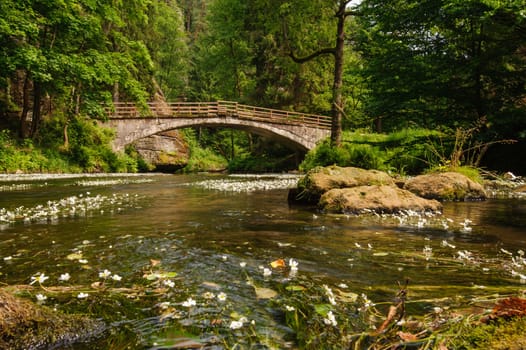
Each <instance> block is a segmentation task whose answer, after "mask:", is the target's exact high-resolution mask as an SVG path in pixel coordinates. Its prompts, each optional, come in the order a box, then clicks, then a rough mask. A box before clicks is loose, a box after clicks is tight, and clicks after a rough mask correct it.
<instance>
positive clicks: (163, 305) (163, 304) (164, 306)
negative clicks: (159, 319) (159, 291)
mask: <svg viewBox="0 0 526 350" xmlns="http://www.w3.org/2000/svg"><path fill="white" fill-rule="evenodd" d="M157 306H158V307H159V308H160V309H162V310H166V309H168V307H169V306H170V302H169V301H163V302H162V303H159V304H157Z"/></svg>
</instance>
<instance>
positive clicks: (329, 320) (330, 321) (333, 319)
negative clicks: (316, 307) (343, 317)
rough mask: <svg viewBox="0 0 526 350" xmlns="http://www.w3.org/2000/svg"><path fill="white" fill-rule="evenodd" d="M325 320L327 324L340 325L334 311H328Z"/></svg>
mask: <svg viewBox="0 0 526 350" xmlns="http://www.w3.org/2000/svg"><path fill="white" fill-rule="evenodd" d="M323 322H325V324H326V325H331V326H337V325H338V322H337V321H336V317H334V314H333V313H332V311H329V312H328V313H327V318H324V319H323Z"/></svg>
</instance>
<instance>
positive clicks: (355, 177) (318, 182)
mask: <svg viewBox="0 0 526 350" xmlns="http://www.w3.org/2000/svg"><path fill="white" fill-rule="evenodd" d="M370 185H394V180H393V178H392V177H391V176H389V174H387V173H384V172H382V171H378V170H365V169H360V168H354V167H346V168H342V167H338V166H329V167H325V168H322V167H318V168H315V169H312V170H310V171H309V172H308V173H307V174H306V175H305V177H304V178H303V179H301V180H300V181H299V183H298V189H297V194H296V199H298V200H300V201H304V202H307V203H317V202H318V201H319V199H320V197H321V196H322V194H324V193H325V192H327V191H329V190H331V189H335V188H348V187H356V186H370Z"/></svg>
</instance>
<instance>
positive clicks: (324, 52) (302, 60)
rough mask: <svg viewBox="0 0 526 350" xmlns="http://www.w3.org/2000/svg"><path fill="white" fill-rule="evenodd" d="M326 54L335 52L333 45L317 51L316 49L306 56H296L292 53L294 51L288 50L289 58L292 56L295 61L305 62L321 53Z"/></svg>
mask: <svg viewBox="0 0 526 350" xmlns="http://www.w3.org/2000/svg"><path fill="white" fill-rule="evenodd" d="M326 54H331V55H334V54H336V48H334V47H330V48H325V49H321V50H319V51H316V52H314V53H312V54H310V55H308V56H305V57H296V56H295V55H294V52H292V51H291V52H290V53H289V56H290V58H292V60H293V61H294V62H296V63H305V62H307V61H310V60H312V59H314V58H316V57H318V56H321V55H326Z"/></svg>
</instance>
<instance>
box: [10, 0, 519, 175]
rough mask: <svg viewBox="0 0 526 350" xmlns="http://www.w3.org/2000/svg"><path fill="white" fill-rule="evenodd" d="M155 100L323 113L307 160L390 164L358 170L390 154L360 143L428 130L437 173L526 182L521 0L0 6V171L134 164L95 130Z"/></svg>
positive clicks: (228, 135) (236, 147) (217, 139)
mask: <svg viewBox="0 0 526 350" xmlns="http://www.w3.org/2000/svg"><path fill="white" fill-rule="evenodd" d="M156 99H164V100H169V101H175V100H187V101H214V100H232V101H238V102H241V103H246V104H250V105H256V106H262V107H271V108H279V109H285V110H295V111H302V112H309V113H318V114H326V115H330V116H331V117H332V130H331V138H330V140H328V141H327V142H326V143H324V144H323V145H321V146H320V147H322V148H323V147H325V150H324V151H319V152H318V156H310V158H309V157H308V158H309V159H310V161H311V162H312V163H313V164H314V163H316V162H318V163H323V162H326V163H327V162H336V163H347V164H354V165H360V166H365V167H377V168H382V166H383V167H393V164H392V159H391V161H390V160H389V159H387V160H386V159H383V160H382V161H381V162H378V161H371V160H369V161H368V162H364V161H363V159H364V158H367V157H366V156H367V155H369V158H371V157H372V158H374V157H380V156H378V154H383V153H385V152H383V151H384V150H385V148H382V147H385V145H383V146H374V147H376V148H374V147H373V148H374V151H371V150H369V151H367V150H365V151H364V150H363V148H364V147H366V146H367V147H370V146H371V143H372V141H371V140H370V139H366V140H365V141H363V142H362V144H360V145H356V144H354V146H351V144H352V142H351V141H350V139H352V138H353V137H352V136H351V135H357V134H359V135H363V134H370V135H389V134H392V133H397V132H398V133H400V132H401V131H402V130H416V131H418V134H419V135H420V134H422V135H423V136H420V138H418V137H416V138H413V139H412V140H413V141H412V142H409V143H407V142H406V145H405V146H404V147H406V148H409V149H414V148H419V147H416V146H415V145H418V146H421V144H422V143H423V142H424V141H425V142H428V141H430V140H432V141H433V140H434V141H433V142H432V144H434V146H431V147H430V148H429V149H428V150H427V154H428V155H429V154H434V156H435V165H445V164H446V163H447V162H454V163H455V164H456V165H472V166H477V167H478V166H485V167H488V168H489V169H494V170H513V171H516V172H519V173H526V164H524V161H523V160H522V158H523V155H524V154H525V152H526V146H525V144H526V9H525V7H524V2H523V0H472V1H471V0H468V1H466V0H461V1H460V0H423V1H422V0H419V1H416V0H406V1H399V0H390V1H383V0H363V1H361V2H357V1H350V0H332V1H327V0H323V1H322V0H308V1H307V0H295V1H287V0H208V1H206V0H128V1H115V0H113V1H109V0H33V1H26V0H3V1H2V2H1V3H0V126H1V128H2V131H1V132H0V156H1V157H0V171H2V172H6V171H14V170H22V171H39V170H47V171H137V170H138V169H140V168H141V166H140V165H141V162H140V159H137V157H136V154H135V153H134V152H133V150H131V149H130V150H128V152H127V153H126V154H115V153H113V152H112V151H111V147H110V140H111V137H112V135H111V132H110V131H108V130H105V129H102V128H100V127H99V126H98V124H97V123H96V121H97V120H104V118H105V117H106V115H105V108H111V106H112V103H114V102H116V101H132V102H135V103H136V104H137V105H139V106H145V102H147V101H152V100H156ZM422 130H428V131H429V132H428V133H425V132H424V133H422ZM437 133H438V134H437ZM406 135H413V134H411V132H408V133H406ZM185 136H186V137H187V138H188V140H189V141H188V142H189V144H190V145H194V146H192V147H199V148H201V149H208V150H210V151H211V152H212V153H215V154H216V155H219V156H220V157H222V158H224V160H225V162H227V163H230V164H231V165H232V164H237V166H238V169H243V170H251V167H250V164H253V163H251V162H250V160H253V159H256V158H258V157H259V158H260V159H261V158H265V159H266V158H281V159H290V154H291V153H293V152H292V151H291V150H288V149H286V148H284V147H283V146H281V145H276V144H275V143H272V142H269V140H266V139H264V138H262V137H258V136H255V135H250V134H246V133H244V132H241V131H232V130H220V129H199V130H189V131H187V132H185ZM376 137H377V136H376ZM387 140H388V141H385V142H387V143H389V140H391V139H390V138H387ZM406 141H407V138H406ZM385 142H384V143H385ZM402 143H403V142H402ZM444 145H449V146H444ZM358 146H359V147H361V149H362V151H361V152H357V151H356V149H357V147H358ZM359 147H358V148H359ZM440 147H446V148H447V149H445V150H442V149H441V148H440ZM419 149H420V148H419ZM353 152H354V153H353ZM422 152H424V151H422ZM422 152H421V153H422ZM196 153H197V152H196ZM342 153H345V154H344V155H342ZM405 153H406V152H405ZM424 153H425V152H424ZM201 154H203V153H201ZM353 154H355V155H354V156H353ZM356 154H358V155H356ZM391 154H392V153H391ZM414 158H422V154H415V155H414ZM359 159H362V162H359V161H358V160H359ZM390 162H391V163H390ZM428 162H429V157H428ZM259 163H260V162H259ZM379 163H381V164H379ZM347 164H344V165H347ZM278 168H279V167H278ZM395 168H396V170H403V169H404V165H403V164H402V165H398V166H396V167H395ZM405 169H407V167H406V168H405ZM234 170H235V167H234ZM273 170H276V169H275V168H273ZM278 170H279V169H278Z"/></svg>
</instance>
